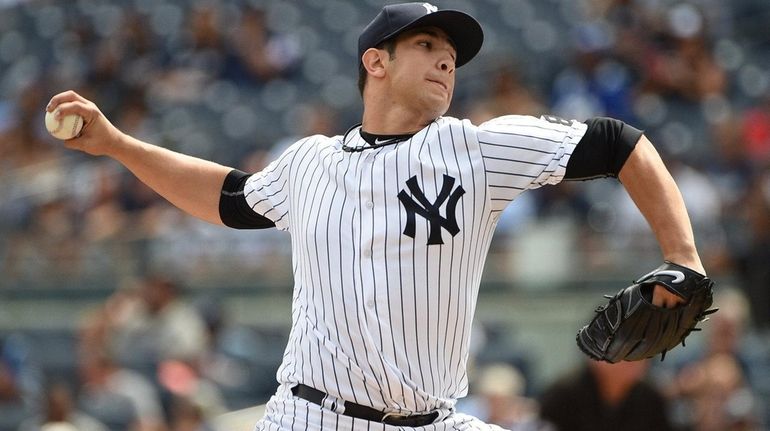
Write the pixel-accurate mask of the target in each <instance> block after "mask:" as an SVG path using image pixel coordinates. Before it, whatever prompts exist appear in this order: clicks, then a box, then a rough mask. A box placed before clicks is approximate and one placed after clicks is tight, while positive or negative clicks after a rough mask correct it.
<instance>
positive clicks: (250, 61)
mask: <svg viewBox="0 0 770 431" xmlns="http://www.w3.org/2000/svg"><path fill="white" fill-rule="evenodd" d="M228 43H229V49H230V52H231V54H232V58H230V59H229V60H228V64H227V69H226V70H225V71H224V77H225V78H226V79H230V80H233V81H235V82H238V83H242V84H243V83H249V82H251V83H262V82H267V81H270V80H272V79H275V78H278V77H281V76H286V75H287V74H289V73H291V72H292V71H293V68H294V66H296V64H297V62H298V61H299V59H300V47H299V43H298V41H297V40H296V38H295V37H294V36H293V35H291V34H281V35H279V34H274V33H272V32H270V31H269V29H268V26H267V17H266V11H265V10H263V9H261V8H255V7H244V8H243V9H242V10H241V16H240V20H239V21H238V23H236V26H235V29H234V31H233V33H232V35H231V40H230V41H229V42H228Z"/></svg>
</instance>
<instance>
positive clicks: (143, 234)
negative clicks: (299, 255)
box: [0, 0, 770, 431]
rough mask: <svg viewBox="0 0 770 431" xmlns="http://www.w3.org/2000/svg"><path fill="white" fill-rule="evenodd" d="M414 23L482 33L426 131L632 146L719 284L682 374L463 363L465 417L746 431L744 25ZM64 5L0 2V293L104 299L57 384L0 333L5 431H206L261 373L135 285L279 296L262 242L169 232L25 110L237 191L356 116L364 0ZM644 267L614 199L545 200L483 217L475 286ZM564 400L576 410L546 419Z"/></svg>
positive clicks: (759, 358) (271, 245)
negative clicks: (511, 124)
mask: <svg viewBox="0 0 770 431" xmlns="http://www.w3.org/2000/svg"><path fill="white" fill-rule="evenodd" d="M437 3H440V4H442V5H444V6H454V7H457V8H458V9H462V10H467V11H469V12H471V13H473V14H475V15H476V16H477V17H478V18H479V19H480V21H481V22H482V23H483V25H484V27H485V32H486V34H487V41H486V43H485V48H484V50H482V52H481V54H480V56H479V58H478V59H477V60H475V61H474V62H473V63H471V64H469V65H468V66H465V67H463V69H460V70H459V71H458V84H457V90H456V95H455V103H454V105H453V107H452V110H451V112H450V115H453V116H457V117H466V118H470V119H472V120H473V121H474V122H476V123H477V124H478V123H479V122H483V121H485V120H487V119H489V118H492V117H494V116H499V115H506V114H524V115H541V114H545V113H548V114H553V115H559V116H561V117H564V118H575V119H578V120H582V119H586V118H589V117H592V116H612V117H616V118H619V119H622V120H625V121H627V122H629V123H631V124H634V125H636V126H638V127H640V128H642V129H644V130H645V132H646V134H647V135H648V136H649V137H650V138H651V140H652V142H653V143H654V144H655V145H656V147H657V148H658V150H659V151H660V152H661V154H662V155H663V157H664V159H665V161H666V163H667V165H668V167H669V168H670V170H671V171H672V173H673V175H674V176H675V178H676V180H677V183H678V184H679V186H680V188H681V189H682V192H683V195H684V197H685V201H686V204H687V206H688V210H689V211H690V214H691V217H692V220H693V224H694V228H695V230H696V238H697V239H698V245H699V250H700V253H701V257H702V258H703V259H704V265H705V267H706V268H707V269H708V270H709V272H710V275H711V276H712V278H715V279H716V280H717V281H718V282H720V284H722V285H731V286H734V289H730V290H728V291H729V295H726V296H724V301H725V303H726V304H730V305H729V306H724V305H723V306H722V307H723V309H729V310H732V311H723V312H721V313H718V314H717V315H716V316H715V320H716V321H713V322H711V323H712V325H711V326H712V330H711V331H712V332H711V333H712V334H713V335H712V336H711V337H710V338H708V340H709V341H708V343H707V345H704V346H703V349H702V350H701V351H699V353H698V354H697V355H694V356H693V357H688V358H684V357H682V358H679V361H677V360H676V358H673V359H674V360H667V361H666V363H665V365H666V366H665V367H664V366H662V365H654V366H650V365H649V364H646V363H645V364H637V365H633V366H632V365H628V366H627V367H625V368H623V367H605V366H601V365H596V364H590V365H585V366H583V367H581V368H580V369H579V370H577V371H576V372H575V373H573V374H570V375H568V376H564V377H563V378H562V379H560V380H559V381H557V382H548V383H549V385H544V384H542V382H541V384H540V385H539V387H533V385H532V384H531V383H527V382H528V375H527V373H526V370H524V369H521V368H517V365H520V364H519V363H517V362H516V361H508V362H505V363H489V364H487V363H483V362H480V363H479V369H478V387H479V391H478V393H474V394H473V397H472V398H470V400H469V402H468V404H467V407H468V409H470V410H472V411H473V412H475V413H476V414H478V415H479V416H484V415H487V417H488V419H489V420H490V421H499V423H501V424H507V426H509V427H511V428H512V429H547V428H542V427H547V426H554V424H555V426H558V427H559V428H558V429H569V430H579V429H592V430H598V429H608V430H609V429H613V430H614V429H624V430H625V429H628V430H631V429H636V428H633V427H631V425H623V424H622V422H618V421H621V420H629V419H630V418H631V417H636V415H641V416H643V417H642V418H641V419H640V420H642V419H644V420H652V419H654V418H657V419H659V420H661V421H664V420H665V421H668V422H666V423H667V424H668V425H665V426H664V425H654V426H646V427H645V426H642V427H641V428H639V429H679V430H704V431H706V430H714V431H716V430H727V431H730V430H756V429H762V428H761V427H762V426H763V425H762V424H764V422H763V421H764V416H766V412H767V411H768V395H769V394H770V384H768V379H770V378H769V377H768V374H770V368H768V362H770V360H768V354H767V352H764V351H762V349H760V348H757V347H756V345H757V344H758V343H752V342H751V340H752V338H751V337H755V336H760V337H761V336H762V334H766V332H767V331H768V329H770V328H768V327H770V288H769V286H770V265H768V262H770V74H769V73H768V72H767V70H768V69H767V67H768V66H770V55H768V52H770V49H768V48H770V36H768V35H767V33H766V31H765V23H766V22H767V19H770V5H769V4H767V2H766V1H765V0H733V1H731V0H687V1H679V0H658V1H650V0H579V1H571V0H542V1H535V0H483V1H475V2H470V1H462V0H456V1H439V0H437ZM71 6H72V7H69V8H64V7H62V5H61V3H60V2H55V1H41V0H30V1H6V2H0V70H2V71H3V72H2V75H0V185H2V186H1V187H0V274H2V279H0V288H2V289H8V290H11V291H12V290H13V289H26V290H28V289H34V288H47V289H50V288H61V289H67V288H70V289H72V288H74V289H82V288H83V287H84V286H92V287H95V288H96V289H107V290H113V289H115V290H116V292H115V293H114V294H112V295H111V296H110V298H109V300H107V301H106V303H105V304H104V306H103V308H102V309H100V310H99V311H98V312H96V313H95V315H94V316H91V317H89V319H87V322H83V323H82V325H81V326H82V327H81V331H80V333H79V334H78V337H77V340H76V343H75V344H76V346H77V348H76V350H77V351H76V352H75V351H73V352H72V354H73V355H77V358H78V367H79V370H78V379H75V381H73V379H71V378H70V379H69V381H67V379H65V381H56V380H54V381H49V379H47V378H45V376H41V375H39V373H38V372H37V371H36V370H35V368H34V367H25V366H24V364H25V363H27V362H28V361H27V360H25V359H29V358H27V357H26V356H25V348H24V343H23V342H21V341H19V339H17V338H16V337H14V336H8V337H3V338H0V353H2V361H0V402H2V403H5V404H8V405H11V406H13V405H15V404H14V403H21V404H23V405H24V406H26V407H28V408H31V409H33V410H35V411H36V412H37V416H35V419H34V421H35V422H26V423H25V425H24V427H23V428H22V429H24V430H27V429H39V427H40V426H41V424H42V423H44V422H54V423H59V422H65V421H69V422H72V423H73V424H75V425H76V426H77V428H78V429H81V430H85V429H92V430H97V429H140V430H150V429H174V430H193V429H206V428H205V426H207V425H205V418H208V417H211V416H212V415H215V414H216V413H218V412H221V411H224V410H226V409H232V408H236V407H241V406H234V405H232V403H230V402H229V401H228V400H229V399H228V395H227V390H230V391H231V392H234V393H237V392H238V391H246V392H245V393H242V394H241V395H244V396H243V397H241V398H238V399H248V397H249V396H253V397H254V398H255V399H256V398H259V396H262V395H263V394H249V393H248V390H247V389H246V388H243V387H241V386H242V385H243V384H244V383H248V382H252V381H253V379H257V378H262V377H265V376H253V375H252V373H253V372H252V371H249V370H250V369H251V368H250V367H254V366H255V365H254V363H253V360H254V358H250V354H251V353H253V351H252V350H250V349H252V348H256V347H254V346H255V345H258V344H259V340H258V339H255V338H254V334H252V333H249V332H248V331H242V330H240V329H238V328H236V330H234V332H227V333H228V334H229V335H228V336H225V337H224V338H223V336H222V334H223V333H222V332H220V331H219V329H221V328H220V327H221V325H222V322H221V312H220V313H218V312H217V311H216V310H217V307H216V302H215V301H214V302H213V303H209V304H190V303H185V302H184V301H181V300H180V297H179V290H178V289H179V287H180V286H179V285H180V282H179V280H176V279H174V280H171V279H166V278H164V277H158V276H156V275H155V274H158V273H159V271H158V270H159V269H164V270H167V273H166V274H177V275H178V274H183V277H182V279H183V280H182V281H183V282H182V283H181V284H185V285H197V286H200V285H218V284H227V283H234V282H241V281H243V282H246V283H249V282H254V283H256V284H260V283H266V282H269V281H270V280H277V281H278V282H280V283H287V282H288V280H290V277H291V269H290V264H289V263H288V260H289V259H290V248H289V244H288V238H287V237H286V236H285V235H282V234H280V233H278V232H276V231H275V230H270V231H265V232H242V231H234V230H227V229H222V228H218V227H213V226H209V225H206V224H204V223H202V222H198V221H195V220H192V219H191V218H189V217H186V216H184V215H182V214H181V213H180V212H179V211H176V210H174V209H173V208H170V207H169V206H168V205H167V204H166V203H164V202H163V201H162V200H161V199H160V198H159V197H158V196H157V195H155V194H154V193H153V192H151V191H150V190H148V189H147V188H146V187H145V186H144V185H142V184H141V183H140V182H138V181H137V180H135V179H134V178H133V177H132V176H131V175H130V174H129V173H128V172H126V171H125V170H124V169H122V168H121V167H120V166H118V165H117V164H116V163H114V162H111V161H109V160H105V159H99V158H89V157H85V156H82V155H80V154H75V153H73V152H69V151H67V150H65V149H63V148H62V146H61V143H60V142H58V141H55V140H53V139H52V138H51V137H49V136H48V135H47V134H46V132H45V130H44V128H43V114H44V112H43V109H44V106H45V105H46V103H47V100H48V98H49V97H50V96H51V95H52V94H54V93H56V92H58V91H62V90H65V89H75V90H77V91H79V92H80V93H81V94H83V95H84V96H86V97H88V98H90V99H91V100H93V101H95V102H96V103H97V104H98V105H99V106H100V108H101V109H102V111H103V112H104V113H105V114H106V115H107V117H108V118H110V119H111V121H113V123H114V124H116V125H117V126H118V127H119V128H121V129H122V130H123V131H125V132H127V133H129V134H132V135H134V136H137V137H139V138H141V139H145V140H148V141H151V142H153V143H157V144H160V145H163V146H166V147H169V148H173V149H176V150H179V151H182V152H185V153H187V154H192V155H196V156H201V157H205V158H208V159H211V160H215V161H218V162H221V163H224V164H229V165H231V166H234V167H238V168H240V169H242V170H245V171H251V172H254V171H258V170H259V169H260V168H261V167H263V166H265V165H266V163H268V162H269V161H270V160H272V159H273V158H275V157H276V155H277V154H279V153H280V151H281V150H282V149H283V148H285V146H286V145H287V144H288V143H291V142H293V140H295V139H297V138H299V137H301V136H306V135H308V134H315V133H321V134H326V135H335V134H341V133H343V132H344V131H345V130H346V129H347V127H349V126H350V125H352V124H353V123H355V122H356V118H358V117H359V116H360V103H359V101H358V99H357V94H356V88H355V74H356V70H355V59H354V55H353V53H355V38H356V37H357V35H358V33H359V32H360V30H361V28H362V26H363V25H364V24H365V22H366V21H367V20H368V19H369V18H370V17H371V16H373V14H374V13H376V11H377V9H379V7H380V6H381V2H379V1H374V0H367V1H362V2H343V1H328V2H327V1H317V0H301V1H299V0H296V1H286V2H268V1H259V0H252V1H248V0H243V1H235V0H231V1H225V2H210V1H196V2H185V1H171V0H164V1H149V0H134V1H128V0H126V1H118V0H113V1H107V2H99V4H97V5H92V4H91V3H90V2H87V1H78V2H73V3H72V5H71ZM539 244H548V248H547V249H546V248H543V247H542V246H538V245H539ZM545 257H547V258H545ZM659 259H660V257H659V253H658V251H657V248H656V243H655V241H654V240H653V238H652V237H651V235H650V231H649V228H648V227H647V225H646V223H645V221H644V220H643V219H642V218H641V216H640V215H639V214H638V212H637V211H636V209H635V207H634V205H633V203H632V202H631V201H630V200H629V199H628V198H627V197H626V196H625V195H624V192H623V189H622V187H621V186H620V185H619V184H618V183H617V182H616V181H610V180H604V181H593V182H585V183H583V182H579V183H568V184H561V185H559V186H557V187H549V188H544V189H540V190H537V191H535V192H532V193H528V194H525V195H523V196H522V197H521V198H520V199H519V200H517V201H516V202H515V203H514V204H513V205H511V207H510V208H509V209H508V210H507V211H506V212H505V213H504V214H503V216H502V218H501V220H500V223H499V227H498V231H497V235H496V237H495V240H494V242H493V245H492V250H491V254H490V260H489V263H488V265H487V275H486V277H487V278H488V279H494V280H496V281H503V282H504V283H507V284H509V285H510V286H511V289H516V288H517V286H522V285H528V284H537V283H541V284H542V283H547V284H549V285H554V286H558V287H562V288H575V287H581V286H590V285H591V284H592V283H594V282H596V281H597V280H598V278H594V277H593V275H594V274H603V275H602V276H603V277H606V276H607V274H609V275H610V276H611V277H615V278H620V279H623V280H627V279H628V277H629V274H641V273H643V272H644V271H645V270H646V269H647V268H649V267H653V266H656V265H657V262H658V261H659ZM544 264H547V265H548V267H547V270H548V271H546V272H543V271H542V265H544ZM576 273H579V274H581V277H583V278H579V279H578V280H577V281H575V274H576ZM543 274H546V275H545V276H544V275H543ZM133 278H137V279H138V280H139V281H137V282H131V281H130V280H132V279H133ZM114 280H129V281H126V282H125V284H127V285H128V286H127V287H124V288H120V289H118V288H116V286H115V285H116V283H115V282H114ZM568 281H569V282H570V283H572V284H569V283H568ZM134 283H135V284H134ZM180 301H181V302H180ZM168 304H172V305H168ZM748 304H750V305H751V312H749V310H748V308H749V307H748ZM193 305H195V306H193ZM718 305H719V304H718ZM728 307H729V308H728ZM138 316H141V317H138ZM180 328H184V330H181V329H180ZM757 334H758V335H757ZM257 338H258V337H257ZM169 339H173V340H174V342H173V343H169V342H167V340H169ZM223 340H224V341H223ZM255 340H256V341H255ZM759 344H761V343H759ZM223 346H224V347H223ZM239 346H240V347H239ZM244 346H246V347H244ZM747 346H749V348H748V349H747ZM751 346H754V348H750V347H751ZM239 349H240V350H239ZM223 351H226V352H227V354H223V353H222V352H223ZM256 356H259V355H256ZM223 361H224V362H223ZM32 362H34V361H32ZM234 364H235V365H234ZM233 373H234V374H233ZM268 374H269V373H268ZM616 374H617V375H622V376H624V377H623V378H622V379H621V378H618V377H612V376H613V375H616ZM244 376H248V377H244ZM645 376H646V377H645ZM267 377H268V378H271V377H272V376H267ZM645 378H646V379H648V380H649V382H652V383H649V382H648V380H645ZM607 382H611V383H607ZM551 383H552V385H551ZM228 385H230V386H228ZM757 385H759V387H757ZM546 386H550V387H546ZM222 388H225V389H227V390H225V391H223V390H222ZM472 388H473V386H472ZM586 388H588V389H590V390H591V391H594V392H591V393H592V394H594V395H591V396H590V397H589V396H583V397H580V396H578V399H577V400H575V401H574V402H572V401H569V400H571V398H570V397H575V396H576V395H575V394H576V393H578V394H582V393H584V391H586ZM472 391H473V389H472ZM758 394H759V395H758ZM763 396H764V398H763ZM233 399H235V398H233ZM649 400H653V401H649ZM648 401H649V402H648ZM120 403H124V404H126V405H129V406H130V407H129V408H121V407H120ZM636 403H641V404H643V405H644V408H648V409H649V408H654V411H653V412H652V413H655V414H652V413H651V414H646V413H644V412H645V411H646V410H644V409H641V410H639V409H637V408H636V407H634V406H635V405H637V404H636ZM664 404H665V405H666V407H665V408H662V407H661V408H658V407H656V406H658V405H664ZM563 405H568V406H573V407H574V410H575V411H574V412H573V410H571V409H565V408H564V407H561V406H563ZM84 407H89V408H90V410H91V411H86V410H84ZM540 407H542V409H540ZM541 410H542V413H543V415H540V413H539V412H540V411H541ZM629 410H630V411H634V412H635V413H634V414H626V412H627V411H629ZM8 411H13V409H10V410H8ZM16 411H18V409H17V410H16ZM25 411H28V410H25ZM663 411H666V412H668V413H667V414H666V415H664V416H665V417H658V416H661V415H660V414H661V412H663ZM127 412H133V413H127ZM579 413H580V414H579ZM656 415H657V416H656ZM0 416H2V417H10V416H8V415H4V414H2V413H1V412H0ZM541 416H547V419H548V421H549V422H551V425H547V424H544V423H543V421H542V419H543V418H541ZM563 416H568V417H570V418H578V417H582V418H584V420H585V421H586V423H590V424H594V426H585V427H583V428H581V426H580V425H578V424H574V423H573V424H567V423H566V422H561V421H562V419H563ZM30 420H33V419H30ZM0 422H2V421H1V420H0ZM619 423H620V424H621V425H618V424H619ZM642 423H646V422H642ZM596 424H604V425H602V426H603V428H602V427H600V426H599V425H596ZM666 427H670V428H666ZM62 429H66V428H62Z"/></svg>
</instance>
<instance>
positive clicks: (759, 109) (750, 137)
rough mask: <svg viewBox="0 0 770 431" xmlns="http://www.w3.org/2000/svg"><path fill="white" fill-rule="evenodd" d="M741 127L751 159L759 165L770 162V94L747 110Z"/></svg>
mask: <svg viewBox="0 0 770 431" xmlns="http://www.w3.org/2000/svg"><path fill="white" fill-rule="evenodd" d="M741 129H742V130H741V132H742V133H741V135H742V139H741V140H742V142H744V143H745V146H746V153H747V154H748V156H749V159H750V160H752V161H753V162H754V163H755V164H756V165H757V166H759V167H762V166H765V165H767V164H768V163H770V94H768V95H766V96H765V97H763V98H762V99H761V100H760V101H759V102H758V103H757V104H756V105H754V106H752V107H750V108H749V109H748V110H746V112H745V113H744V114H743V121H742V124H741Z"/></svg>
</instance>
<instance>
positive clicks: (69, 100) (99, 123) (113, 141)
mask: <svg viewBox="0 0 770 431" xmlns="http://www.w3.org/2000/svg"><path fill="white" fill-rule="evenodd" d="M57 108H58V109H59V115H61V116H65V115H69V114H77V115H80V116H81V117H83V130H82V131H81V132H80V135H78V137H76V138H73V139H68V140H66V141H64V146H65V147H67V148H70V149H74V150H80V151H83V152H86V153H88V154H92V155H95V156H102V155H106V154H108V153H109V152H110V151H111V150H113V149H114V146H115V145H117V144H118V143H119V141H120V138H121V136H122V135H123V134H122V133H121V132H120V130H118V129H117V128H116V127H115V126H113V125H112V123H110V121H109V120H107V117H105V116H104V114H102V112H101V111H100V110H99V108H98V107H97V106H96V104H94V103H93V102H91V101H90V100H88V99H86V98H84V97H83V96H81V95H79V94H78V93H76V92H74V91H71V90H70V91H65V92H63V93H59V94H57V95H55V96H53V97H52V98H51V101H50V102H48V105H47V106H46V108H45V109H46V111H48V112H53V111H55V110H56V109H57Z"/></svg>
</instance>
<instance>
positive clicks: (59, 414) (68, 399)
mask: <svg viewBox="0 0 770 431" xmlns="http://www.w3.org/2000/svg"><path fill="white" fill-rule="evenodd" d="M74 403H75V402H74V400H73V395H72V390H71V389H70V388H69V387H68V386H67V385H66V384H64V383H58V382H57V383H53V384H51V385H49V386H48V387H47V388H46V389H45V390H44V391H43V405H42V406H41V408H40V410H41V411H40V414H39V415H37V416H35V417H32V418H29V419H27V420H25V421H24V422H22V424H21V425H20V426H19V431H40V430H41V429H45V427H46V425H50V424H68V425H70V426H71V427H72V429H75V430H77V431H107V430H108V429H107V426H106V425H104V424H103V423H101V422H99V421H98V420H96V419H94V418H93V417H91V416H89V415H86V414H85V413H83V412H81V411H79V410H76V409H75V405H74Z"/></svg>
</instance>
